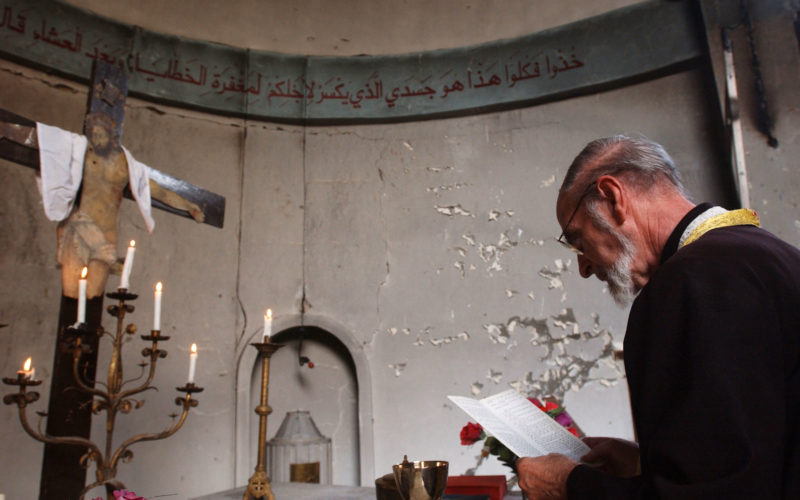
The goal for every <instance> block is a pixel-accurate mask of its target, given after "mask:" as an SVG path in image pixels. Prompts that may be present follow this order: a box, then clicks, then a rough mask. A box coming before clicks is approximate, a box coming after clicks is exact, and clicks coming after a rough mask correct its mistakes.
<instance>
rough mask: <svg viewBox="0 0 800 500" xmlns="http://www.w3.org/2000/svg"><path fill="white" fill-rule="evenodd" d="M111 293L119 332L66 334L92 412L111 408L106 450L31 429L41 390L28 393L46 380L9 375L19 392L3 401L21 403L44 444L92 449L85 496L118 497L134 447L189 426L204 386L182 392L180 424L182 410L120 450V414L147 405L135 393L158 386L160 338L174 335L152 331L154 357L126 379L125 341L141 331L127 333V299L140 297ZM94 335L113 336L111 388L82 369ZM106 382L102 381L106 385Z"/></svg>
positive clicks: (149, 354) (73, 330)
mask: <svg viewBox="0 0 800 500" xmlns="http://www.w3.org/2000/svg"><path fill="white" fill-rule="evenodd" d="M106 296H107V297H109V298H112V299H117V300H119V305H112V306H108V312H109V313H110V314H111V315H112V316H116V318H117V331H116V334H115V335H114V334H111V333H110V332H107V331H105V330H104V329H103V328H102V327H100V329H99V330H98V331H97V332H92V331H89V330H87V329H86V325H85V324H80V325H75V326H74V327H69V328H66V332H65V333H66V338H68V339H69V342H68V345H67V348H69V349H70V350H72V359H73V364H72V374H73V377H75V382H76V384H77V386H78V387H79V388H80V389H81V390H83V391H84V392H87V393H89V394H91V395H92V396H93V397H94V400H93V402H92V413H94V414H99V413H100V412H102V411H105V412H106V445H105V453H103V451H101V449H100V447H99V446H97V445H96V444H95V443H94V442H92V441H90V440H89V439H86V438H83V437H77V436H51V435H48V434H47V433H46V432H44V431H43V430H42V425H41V422H40V423H39V427H38V429H34V428H33V427H31V425H30V423H29V422H28V417H27V414H26V412H25V409H26V407H27V405H28V404H30V403H33V402H35V401H36V400H38V399H39V393H37V392H26V386H29V385H31V386H35V385H39V384H41V383H42V382H41V381H40V380H30V379H28V378H27V377H25V376H24V375H22V374H18V375H17V378H15V379H13V378H3V382H4V383H5V384H7V385H18V386H19V392H17V393H15V394H8V395H6V396H5V397H4V398H3V402H4V403H5V404H7V405H10V404H16V405H17V406H18V407H19V419H20V422H21V423H22V428H23V429H24V430H25V432H27V433H28V434H29V435H30V436H31V437H32V438H33V439H36V440H37V441H41V442H43V443H51V444H68V445H75V446H81V447H83V448H86V453H85V454H84V455H83V456H82V457H81V463H82V464H84V465H87V466H88V462H89V460H92V461H94V462H95V465H96V467H97V474H96V475H97V481H95V482H94V483H92V484H90V485H88V486H86V487H85V488H84V489H83V490H82V491H81V494H80V499H81V500H83V498H84V496H85V495H86V493H88V492H89V491H90V490H91V489H92V488H96V487H98V486H103V485H104V486H105V487H106V492H107V495H108V498H109V500H111V499H113V490H121V489H125V485H124V484H122V482H120V481H118V480H117V479H116V475H117V465H118V464H119V461H120V460H123V461H125V462H128V461H130V460H131V459H132V458H133V452H132V451H131V450H130V449H129V448H130V447H131V446H132V445H134V444H136V443H138V442H141V441H155V440H159V439H165V438H168V437H170V436H172V435H173V434H175V433H176V432H177V431H178V429H180V428H181V427H182V426H183V423H184V422H185V421H186V416H187V415H188V413H189V409H190V408H193V407H195V406H197V404H198V403H197V400H194V399H192V393H194V392H201V391H202V390H203V388H202V387H197V386H195V384H193V383H187V384H186V385H185V386H183V387H178V388H177V390H178V391H180V392H184V393H186V396H185V397H178V398H175V404H176V405H179V406H182V407H183V410H182V411H181V415H180V418H179V419H178V422H177V423H176V422H175V417H177V416H178V415H177V414H173V415H171V417H172V419H173V422H172V424H171V425H170V426H169V427H168V428H167V429H165V430H163V431H161V432H157V433H150V434H139V435H138V436H133V437H131V438H130V439H128V440H127V441H125V442H123V443H122V444H121V445H120V446H119V447H118V448H117V449H116V450H115V451H113V450H112V449H111V446H112V443H113V435H114V424H115V421H116V418H117V413H119V412H122V413H130V412H131V410H134V409H138V408H141V407H142V405H143V404H144V401H139V400H136V399H133V398H132V397H131V396H134V395H136V394H139V393H141V392H144V391H147V390H150V389H156V387H155V386H153V385H151V382H152V381H153V377H154V376H155V372H156V362H157V361H158V359H159V358H166V357H167V351H165V350H162V349H159V348H158V342H159V341H167V340H169V337H166V336H162V335H161V332H160V331H159V330H152V331H151V332H150V335H142V336H141V338H142V339H143V340H145V341H149V342H152V344H151V346H150V347H145V348H144V349H143V350H142V356H144V357H146V358H149V363H148V362H142V363H141V364H140V366H141V367H142V373H140V374H139V376H138V377H136V378H134V379H130V380H124V379H123V377H122V340H123V337H124V334H128V335H133V334H134V333H136V326H135V325H133V324H129V325H128V326H127V327H126V328H125V330H124V331H123V328H122V324H123V322H124V319H125V314H126V313H129V312H133V310H134V307H133V306H132V305H130V304H126V303H125V301H126V300H127V301H131V300H134V299H136V297H137V295H134V294H131V293H128V292H127V290H125V289H120V290H119V291H118V292H116V293H108V294H106ZM88 335H101V336H102V335H108V336H109V337H111V339H112V342H113V346H114V347H113V351H112V354H111V361H110V362H109V364H108V381H107V383H106V384H104V385H105V386H106V390H105V391H104V390H100V389H96V388H94V387H91V384H90V383H88V382H86V381H85V380H84V377H83V374H81V373H80V370H79V359H80V357H81V354H82V353H83V352H84V351H87V350H89V346H88V345H86V344H85V343H84V340H85V339H86V338H87V336H88ZM148 365H149V372H148V375H147V379H146V380H145V381H144V382H142V383H141V384H140V385H139V386H138V387H134V388H131V389H127V390H126V389H124V387H125V385H126V384H128V383H132V382H135V381H136V380H138V379H140V378H141V377H142V376H143V375H144V370H145V368H146V367H147V366H148ZM101 384H102V383H101ZM39 414H40V415H41V416H42V417H46V416H47V415H46V414H45V413H39Z"/></svg>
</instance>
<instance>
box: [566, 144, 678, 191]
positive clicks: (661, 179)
mask: <svg viewBox="0 0 800 500" xmlns="http://www.w3.org/2000/svg"><path fill="white" fill-rule="evenodd" d="M602 175H613V176H614V177H620V178H624V179H625V180H626V181H627V183H628V184H629V185H630V186H631V187H634V188H636V189H639V190H641V191H648V190H650V189H651V188H652V187H654V186H657V185H661V186H667V187H671V188H673V189H675V190H677V191H678V192H679V193H681V194H682V195H684V196H685V191H684V188H683V182H682V181H681V176H680V173H679V172H678V170H677V169H676V168H675V163H674V162H673V161H672V158H671V157H670V156H669V154H667V152H666V151H665V150H664V148H663V147H661V145H659V144H657V143H655V142H652V141H648V140H646V139H640V138H633V137H628V136H624V135H615V136H612V137H606V138H603V139H596V140H594V141H592V142H590V143H589V144H587V145H586V147H585V148H583V151H581V152H580V153H579V154H578V156H576V157H575V159H574V160H573V161H572V165H570V167H569V170H567V175H566V176H565V177H564V182H563V183H562V184H561V188H560V189H559V197H563V196H564V195H565V194H567V193H568V192H570V191H573V187H574V188H576V189H575V190H574V191H575V192H579V191H583V190H584V189H585V186H588V185H589V184H591V183H592V182H594V181H595V180H597V178H598V177H600V176H602Z"/></svg>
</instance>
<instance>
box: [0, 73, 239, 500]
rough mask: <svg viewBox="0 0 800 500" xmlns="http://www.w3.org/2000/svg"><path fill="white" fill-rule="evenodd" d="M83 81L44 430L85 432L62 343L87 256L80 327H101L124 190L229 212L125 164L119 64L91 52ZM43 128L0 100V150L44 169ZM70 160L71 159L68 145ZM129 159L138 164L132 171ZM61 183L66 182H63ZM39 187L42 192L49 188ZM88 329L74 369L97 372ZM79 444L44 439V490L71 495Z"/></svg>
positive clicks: (87, 421)
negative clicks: (85, 89)
mask: <svg viewBox="0 0 800 500" xmlns="http://www.w3.org/2000/svg"><path fill="white" fill-rule="evenodd" d="M89 90H90V91H89V99H88V101H89V102H88V110H87V115H86V118H85V122H84V132H85V134H86V138H85V139H83V138H82V137H81V136H78V135H77V134H72V135H71V136H69V135H68V136H65V137H67V138H69V137H71V138H72V140H73V141H74V142H75V143H76V144H83V145H84V147H85V154H84V156H83V158H82V159H81V158H78V160H77V161H82V165H81V164H77V167H78V169H79V171H80V173H81V175H80V176H79V179H80V184H79V186H77V189H78V191H77V193H74V199H72V200H70V201H69V203H67V204H64V203H61V205H63V206H62V208H64V207H66V210H65V213H64V218H63V219H62V220H60V222H59V224H58V229H57V234H58V255H57V258H58V262H59V263H60V264H61V275H62V297H61V308H60V313H59V321H58V333H57V341H56V349H55V355H54V362H53V372H52V380H51V386H50V400H49V404H48V412H47V416H48V418H47V428H46V431H47V434H50V435H55V436H81V437H86V438H88V437H89V432H90V429H91V408H92V401H91V397H90V396H88V395H86V393H84V392H82V391H78V390H75V388H76V386H75V383H74V381H73V374H72V353H71V351H70V350H68V349H65V348H64V346H65V345H66V344H67V343H66V339H65V338H64V335H65V327H66V326H71V325H72V324H73V323H75V320H76V318H77V300H76V299H77V297H78V286H77V284H78V276H79V275H80V272H81V270H82V268H83V267H84V266H86V267H88V270H89V272H88V276H87V282H88V283H87V290H86V295H87V302H86V319H85V323H86V328H87V329H88V330H89V331H97V330H98V328H99V327H100V323H101V316H102V310H103V292H104V290H105V286H106V281H107V279H108V276H109V274H111V273H118V272H119V270H120V269H119V268H120V267H121V266H120V259H118V257H117V250H116V242H117V213H118V210H119V206H120V203H121V201H122V198H123V196H125V197H129V198H133V199H135V200H137V202H138V203H139V204H140V209H141V208H143V207H142V199H144V200H147V199H148V198H149V197H152V205H153V206H155V207H157V208H161V209H164V210H167V211H170V212H173V213H175V214H178V215H182V216H184V217H190V218H192V219H194V220H196V221H197V222H204V223H206V224H209V225H212V226H215V227H222V224H223V219H224V212H225V198H223V197H222V196H219V195H217V194H215V193H212V192H210V191H206V190H204V189H202V188H199V187H197V186H193V185H192V184H189V183H188V182H186V181H182V180H180V179H176V178H174V177H171V176H169V175H167V174H164V173H162V172H159V171H157V170H155V169H152V168H150V167H147V166H145V165H142V164H138V166H136V165H131V163H134V164H136V163H138V162H135V161H133V158H132V156H130V154H129V153H128V152H127V151H126V150H124V148H122V146H121V143H120V137H121V135H122V121H123V118H124V105H125V99H126V96H127V76H126V75H125V73H124V71H123V70H122V69H121V68H119V67H117V66H112V65H109V64H106V63H104V62H102V61H97V62H96V64H95V67H94V69H93V72H92V81H91V87H90V89H89ZM42 128H45V127H44V126H43V127H42ZM62 132H63V131H62ZM41 134H42V131H41V130H38V127H37V124H36V123H35V122H33V121H31V120H28V119H26V118H24V117H20V116H17V115H14V114H13V113H10V112H8V111H5V110H2V109H0V157H3V158H6V159H8V160H11V161H14V162H16V163H20V164H22V165H26V166H29V167H32V168H37V169H39V168H41V169H42V174H44V169H45V165H43V164H42V163H43V162H40V156H41V153H42V152H43V151H44V150H48V151H49V150H51V149H52V148H51V146H50V145H49V144H40V139H39V138H40V137H41V136H42V135H41ZM87 142H88V145H87ZM73 149H74V148H73ZM69 150H70V149H69V147H68V149H67V151H69ZM48 161H49V160H48ZM66 161H67V163H69V161H70V155H69V152H68V153H67V159H66ZM73 161H75V160H74V158H73ZM134 168H138V169H139V173H138V174H137V171H135V170H134ZM142 169H144V170H146V172H145V173H146V176H143V177H142V176H139V174H141V173H142V172H141V170H142ZM137 176H138V177H139V178H136V177H137ZM66 177H69V175H67V176H66ZM73 177H74V176H73ZM148 178H149V182H148V181H147V179H148ZM141 179H145V180H144V181H142V180H141ZM137 181H138V182H137ZM43 184H44V182H43ZM59 190H61V191H63V189H61V187H60V186H59ZM148 191H149V194H148V193H147V192H148ZM42 194H43V197H44V196H46V193H45V189H43V192H42ZM43 201H44V203H45V206H48V203H52V204H53V205H54V206H55V205H59V203H60V202H59V201H58V200H55V201H53V200H50V201H48V200H47V199H45V200H43ZM144 208H146V210H142V212H143V216H144V217H145V223H146V225H147V226H148V229H151V227H152V219H150V222H148V217H149V208H150V207H149V204H148V205H147V206H146V207H144ZM51 210H52V209H51ZM46 211H47V210H46ZM48 216H49V217H50V216H51V214H50V213H48ZM90 337H91V338H90V339H88V340H89V342H88V346H89V350H88V352H86V353H85V354H84V355H83V356H82V358H81V360H80V371H81V373H84V374H85V378H86V379H87V380H90V381H93V380H94V377H95V371H96V368H97V351H98V339H99V336H96V335H94V336H90ZM83 452H84V450H83V449H81V448H78V447H71V446H65V445H51V444H46V445H45V451H44V459H43V463H42V473H41V481H40V492H39V498H40V499H41V500H50V499H53V500H56V499H59V500H60V499H63V498H77V496H78V494H79V493H80V491H81V490H82V489H83V487H84V484H85V482H86V470H85V469H84V468H83V466H82V465H81V455H82V454H83Z"/></svg>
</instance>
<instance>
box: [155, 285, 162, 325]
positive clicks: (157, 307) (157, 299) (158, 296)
mask: <svg viewBox="0 0 800 500" xmlns="http://www.w3.org/2000/svg"><path fill="white" fill-rule="evenodd" d="M161 288H162V285H161V282H160V281H159V282H158V283H156V291H155V307H154V308H153V330H161Z"/></svg>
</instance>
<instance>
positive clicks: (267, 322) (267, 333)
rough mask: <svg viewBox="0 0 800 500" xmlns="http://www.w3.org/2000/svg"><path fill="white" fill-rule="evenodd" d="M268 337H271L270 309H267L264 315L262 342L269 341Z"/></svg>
mask: <svg viewBox="0 0 800 500" xmlns="http://www.w3.org/2000/svg"><path fill="white" fill-rule="evenodd" d="M270 335H272V309H267V312H266V313H265V314H264V342H267V341H268V340H269V336H270Z"/></svg>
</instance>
